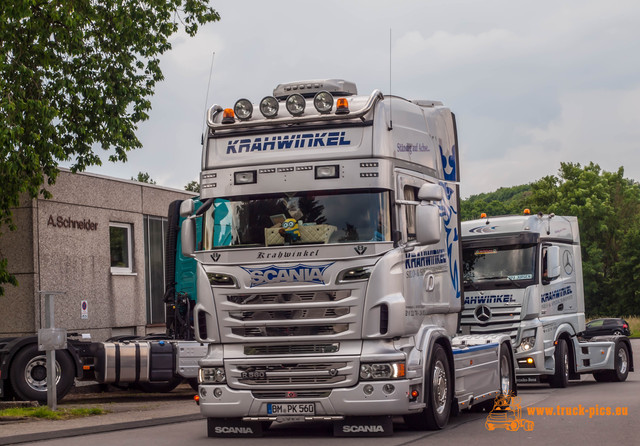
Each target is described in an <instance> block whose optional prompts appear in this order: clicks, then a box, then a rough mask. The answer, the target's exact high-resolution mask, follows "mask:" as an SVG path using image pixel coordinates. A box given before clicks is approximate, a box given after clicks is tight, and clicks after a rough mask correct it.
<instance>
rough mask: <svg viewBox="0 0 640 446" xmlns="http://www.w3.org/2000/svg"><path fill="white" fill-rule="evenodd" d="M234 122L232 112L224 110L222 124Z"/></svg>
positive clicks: (234, 118)
mask: <svg viewBox="0 0 640 446" xmlns="http://www.w3.org/2000/svg"><path fill="white" fill-rule="evenodd" d="M234 122H236V115H235V113H234V112H233V109H232V108H225V109H224V111H223V112H222V123H223V124H233V123H234Z"/></svg>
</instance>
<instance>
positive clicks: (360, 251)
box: [353, 245, 367, 256]
mask: <svg viewBox="0 0 640 446" xmlns="http://www.w3.org/2000/svg"><path fill="white" fill-rule="evenodd" d="M353 249H354V250H355V251H356V253H357V254H358V255H359V256H361V255H362V254H364V253H365V251H366V250H367V247H366V246H362V245H358V246H356V247H354V248H353Z"/></svg>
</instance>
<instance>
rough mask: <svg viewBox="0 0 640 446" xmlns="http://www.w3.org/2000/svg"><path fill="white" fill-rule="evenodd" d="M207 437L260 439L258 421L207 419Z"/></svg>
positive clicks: (260, 427)
mask: <svg viewBox="0 0 640 446" xmlns="http://www.w3.org/2000/svg"><path fill="white" fill-rule="evenodd" d="M207 435H208V436H209V437H235V438H240V437H262V425H261V424H260V422H259V421H242V419H240V418H207Z"/></svg>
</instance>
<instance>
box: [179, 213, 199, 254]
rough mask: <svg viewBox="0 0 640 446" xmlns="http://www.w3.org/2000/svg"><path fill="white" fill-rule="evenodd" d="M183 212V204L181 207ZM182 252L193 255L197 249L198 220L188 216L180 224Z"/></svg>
mask: <svg viewBox="0 0 640 446" xmlns="http://www.w3.org/2000/svg"><path fill="white" fill-rule="evenodd" d="M180 211H181V212H182V206H181V207H180ZM180 244H181V252H182V255H183V256H184V257H193V256H194V254H195V251H196V220H195V219H194V218H187V219H185V220H184V221H183V222H182V225H181V226H180Z"/></svg>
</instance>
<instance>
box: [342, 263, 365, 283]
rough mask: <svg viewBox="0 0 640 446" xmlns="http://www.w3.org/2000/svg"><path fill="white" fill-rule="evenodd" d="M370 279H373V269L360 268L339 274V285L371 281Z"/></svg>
mask: <svg viewBox="0 0 640 446" xmlns="http://www.w3.org/2000/svg"><path fill="white" fill-rule="evenodd" d="M369 277H371V268H370V267H363V266H358V267H356V268H351V269H345V270H344V271H341V272H340V274H338V283H344V282H355V281H363V280H369Z"/></svg>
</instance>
